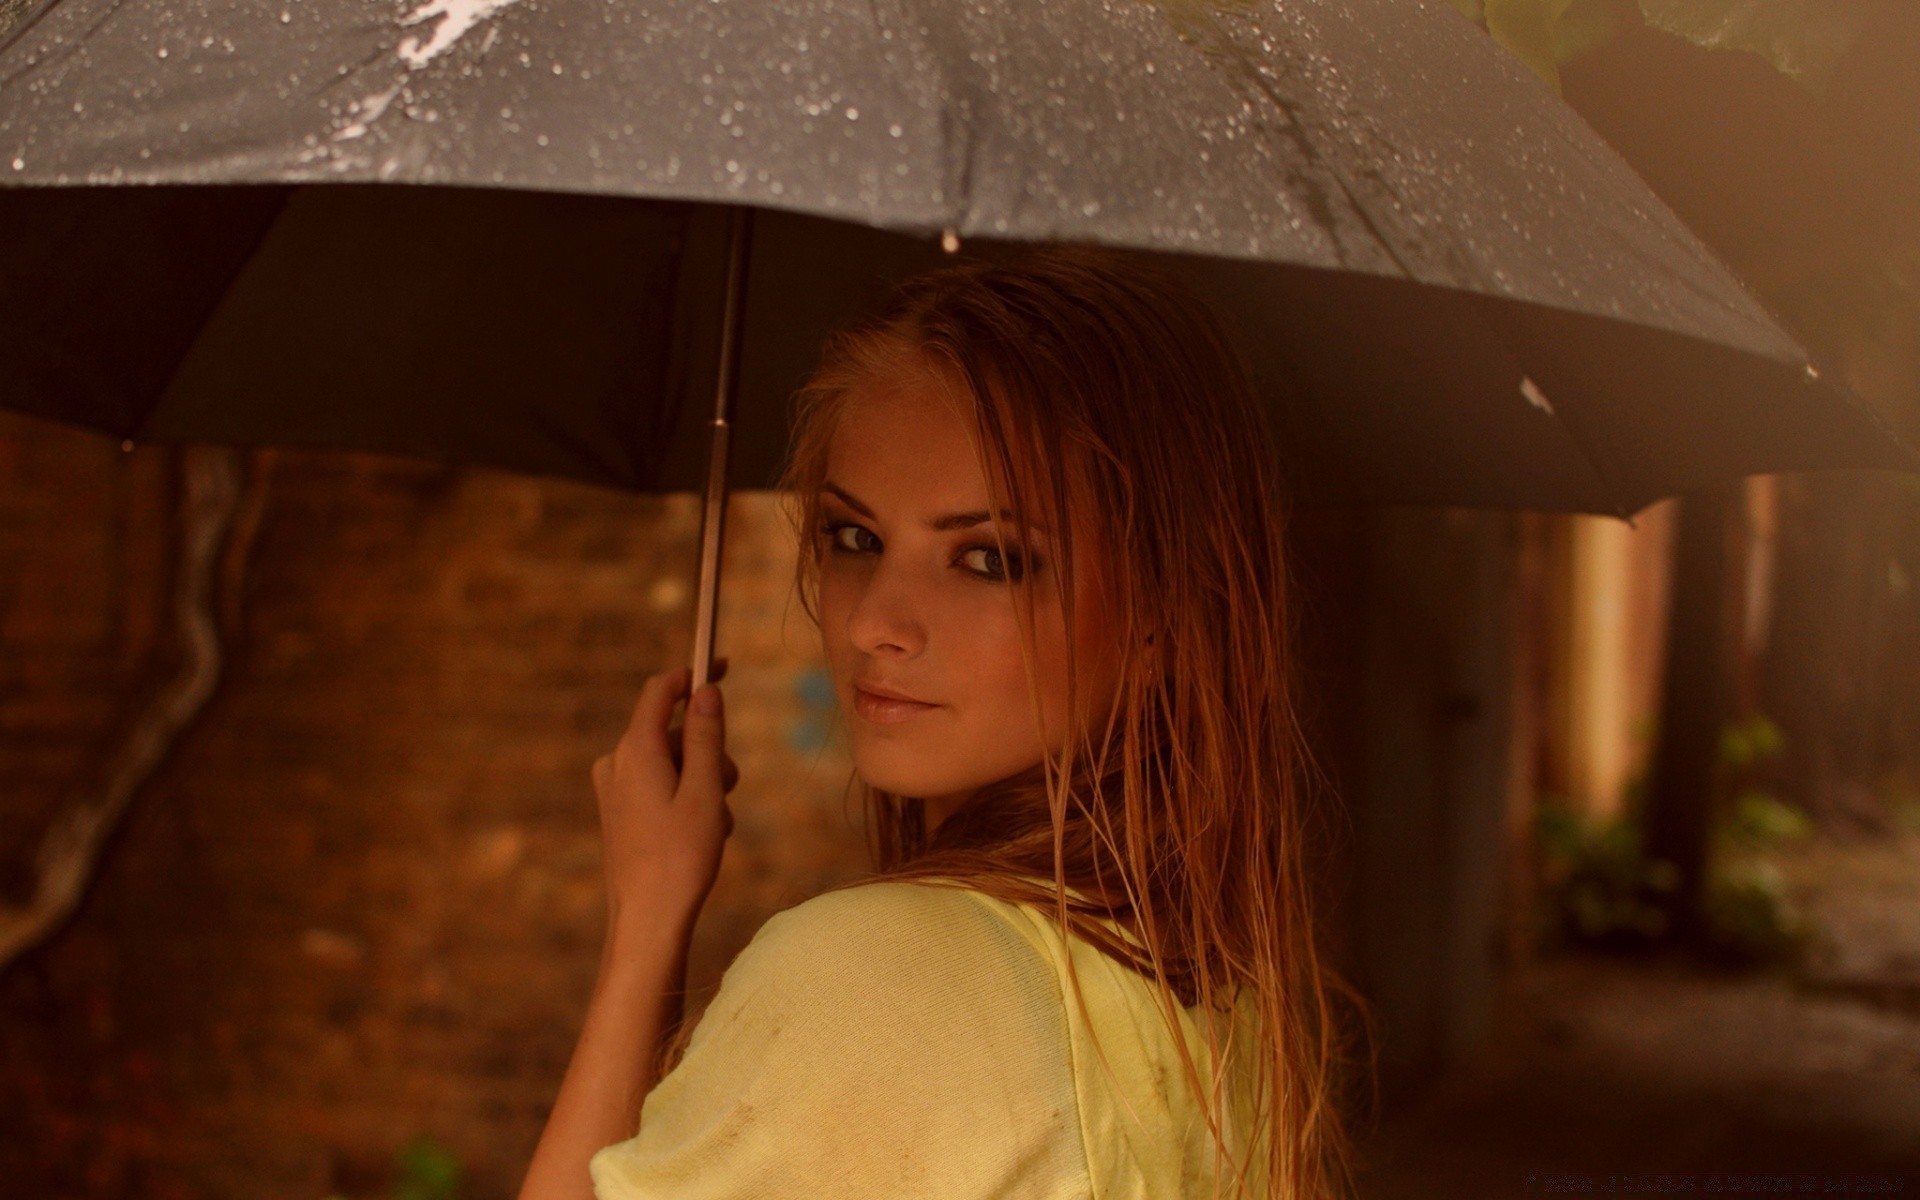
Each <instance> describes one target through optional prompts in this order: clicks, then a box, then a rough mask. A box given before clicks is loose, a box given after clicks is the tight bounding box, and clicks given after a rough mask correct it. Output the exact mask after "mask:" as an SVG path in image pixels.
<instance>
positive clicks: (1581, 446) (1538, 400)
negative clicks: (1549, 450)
mask: <svg viewBox="0 0 1920 1200" xmlns="http://www.w3.org/2000/svg"><path fill="white" fill-rule="evenodd" d="M1463 294H1464V295H1465V296H1466V297H1467V298H1468V301H1469V307H1470V308H1471V309H1472V311H1473V316H1474V320H1476V321H1478V322H1479V323H1480V326H1481V328H1482V329H1484V330H1486V332H1487V334H1488V335H1489V336H1490V337H1492V339H1493V341H1494V344H1495V345H1497V346H1498V347H1499V348H1500V353H1501V354H1502V355H1503V356H1504V357H1505V358H1506V360H1507V365H1508V366H1509V367H1511V368H1512V369H1513V371H1514V373H1515V374H1517V375H1519V377H1520V384H1519V390H1520V394H1521V395H1523V396H1525V397H1526V399H1527V403H1529V404H1531V405H1532V406H1533V407H1535V408H1537V409H1540V410H1541V411H1543V412H1544V413H1545V414H1546V415H1547V416H1549V417H1551V418H1553V419H1554V421H1556V422H1557V423H1558V424H1559V426H1560V428H1561V429H1563V430H1564V431H1565V432H1566V435H1567V440H1568V441H1570V442H1572V443H1573V447H1574V449H1576V450H1578V451H1579V452H1580V457H1581V458H1582V459H1584V460H1586V464H1587V466H1588V467H1589V468H1590V469H1591V470H1592V471H1593V474H1594V477H1595V478H1596V479H1597V480H1598V481H1599V483H1600V487H1601V490H1603V491H1604V492H1605V493H1606V495H1607V499H1608V500H1609V501H1610V502H1611V503H1612V505H1613V512H1614V515H1615V516H1617V517H1619V518H1620V519H1621V520H1622V521H1625V522H1626V523H1627V527H1628V528H1629V529H1638V528H1639V526H1638V525H1636V524H1634V520H1633V514H1632V513H1630V512H1628V511H1627V506H1626V505H1625V504H1624V503H1623V502H1622V501H1621V499H1620V497H1621V495H1622V494H1623V489H1622V488H1621V487H1620V483H1619V476H1618V473H1617V472H1616V471H1615V470H1614V469H1613V466H1612V463H1611V460H1610V458H1609V456H1608V455H1607V454H1605V453H1604V452H1603V451H1602V450H1601V449H1600V448H1599V447H1598V446H1596V445H1595V444H1594V442H1593V441H1592V440H1591V439H1590V438H1588V437H1587V436H1586V435H1585V433H1584V432H1583V429H1582V426H1581V423H1580V422H1579V421H1577V420H1575V419H1574V418H1573V417H1572V416H1571V415H1570V414H1568V413H1566V412H1563V411H1561V406H1560V405H1557V404H1552V403H1549V402H1547V398H1546V396H1545V394H1544V393H1542V392H1541V391H1540V388H1539V385H1538V384H1536V383H1534V381H1533V372H1531V371H1529V370H1527V369H1526V367H1525V365H1524V364H1522V363H1521V361H1520V356H1519V355H1517V354H1515V353H1514V352H1513V347H1512V346H1511V345H1509V344H1508V342H1507V339H1506V337H1505V336H1503V335H1502V334H1501V332H1500V327H1499V326H1498V325H1496V324H1495V323H1494V322H1493V321H1492V320H1491V319H1489V318H1488V316H1487V313H1486V309H1485V308H1484V307H1483V306H1484V305H1485V304H1487V303H1489V302H1488V301H1487V300H1486V298H1484V297H1482V296H1480V295H1479V294H1478V293H1475V292H1465V293H1463Z"/></svg>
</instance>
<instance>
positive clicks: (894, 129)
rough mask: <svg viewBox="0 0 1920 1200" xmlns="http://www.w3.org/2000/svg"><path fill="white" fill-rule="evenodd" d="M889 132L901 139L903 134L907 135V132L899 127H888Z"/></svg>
mask: <svg viewBox="0 0 1920 1200" xmlns="http://www.w3.org/2000/svg"><path fill="white" fill-rule="evenodd" d="M887 132H888V133H890V134H892V135H893V136H894V137H899V136H900V135H901V134H903V133H905V132H906V130H904V129H902V128H900V127H899V126H898V125H889V126H887Z"/></svg>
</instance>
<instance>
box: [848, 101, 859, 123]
mask: <svg viewBox="0 0 1920 1200" xmlns="http://www.w3.org/2000/svg"><path fill="white" fill-rule="evenodd" d="M859 119H860V110H859V109H857V108H855V107H854V106H853V105H851V104H849V105H847V120H849V121H858V120H859Z"/></svg>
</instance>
